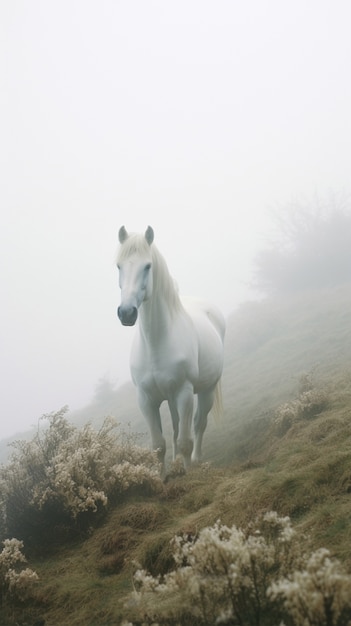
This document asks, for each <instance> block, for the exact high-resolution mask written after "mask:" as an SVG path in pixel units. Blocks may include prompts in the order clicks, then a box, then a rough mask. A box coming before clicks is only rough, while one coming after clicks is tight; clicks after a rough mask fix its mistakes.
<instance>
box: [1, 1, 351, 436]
mask: <svg viewBox="0 0 351 626" xmlns="http://www.w3.org/2000/svg"><path fill="white" fill-rule="evenodd" d="M350 23H351V3H350V2H349V0H332V1H331V0H330V1H329V0H294V1H293V2H291V1H284V0H264V1H262V0H251V1H250V0H249V1H247V2H242V0H240V1H239V0H212V1H209V0H176V1H171V0H158V1H156V0H99V1H97V0H95V1H93V0H31V1H30V2H28V1H27V0H4V1H3V2H2V3H1V4H0V50H1V54H0V64H1V99H0V120H1V121H0V124H1V140H0V158H1V188H0V207H1V228H0V243H1V245H0V281H1V293H2V298H1V313H0V341H1V344H0V367H1V372H0V373H1V378H0V380H1V421H0V439H1V438H2V437H5V436H8V435H12V434H14V433H15V432H17V431H19V430H21V429H25V428H28V427H29V426H30V425H32V424H35V423H36V422H37V419H38V417H40V415H41V414H42V413H45V412H50V411H54V410H57V409H59V408H60V407H61V406H63V405H64V404H69V406H70V408H71V409H72V410H74V409H76V408H80V407H81V406H83V405H84V404H86V403H87V402H88V401H89V400H90V399H91V397H92V395H93V393H94V387H95V384H96V383H97V381H98V379H99V378H101V377H103V376H109V377H110V379H111V380H112V381H116V380H117V379H118V380H119V381H120V382H122V381H124V380H127V379H128V377H129V372H128V359H129V345H130V341H131V336H132V334H133V332H134V330H133V329H128V328H124V327H122V326H121V325H120V322H119V321H118V320H117V317H116V308H117V305H118V304H119V289H118V276H117V270H116V268H115V266H114V256H115V251H116V248H117V233H118V229H119V227H120V226H121V225H122V224H125V225H126V227H127V229H129V230H137V231H144V230H145V228H146V227H147V225H148V224H151V225H152V226H153V228H154V231H155V242H156V244H157V245H158V247H159V249H160V251H161V252H162V253H163V254H164V256H165V258H166V260H167V262H168V265H169V268H170V270H171V273H172V274H173V276H174V278H175V279H176V280H177V282H178V284H179V288H180V291H181V292H183V293H185V294H187V295H191V296H197V297H200V298H201V297H205V298H207V299H209V300H212V301H213V302H215V303H217V305H218V306H219V307H220V308H222V309H223V311H224V312H225V314H228V313H229V312H230V311H231V310H232V309H234V308H235V306H236V305H237V304H238V303H239V302H240V301H243V300H245V299H246V298H247V297H249V291H248V288H247V284H248V282H249V280H250V277H251V272H252V263H253V259H254V256H255V252H256V251H257V250H259V249H260V248H262V246H263V247H264V246H265V242H266V239H265V238H266V236H267V234H268V233H269V231H270V222H269V215H270V210H271V209H272V208H273V209H276V208H277V207H284V205H287V204H288V203H289V202H290V201H291V200H292V198H295V197H304V198H305V197H312V196H313V195H314V194H318V195H320V196H325V195H326V194H329V193H331V192H333V193H350V191H351V189H350V163H351V158H350V147H351V124H350V111H351V81H350V76H351V38H350Z"/></svg>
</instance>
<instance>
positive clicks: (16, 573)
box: [0, 539, 39, 602]
mask: <svg viewBox="0 0 351 626" xmlns="http://www.w3.org/2000/svg"><path fill="white" fill-rule="evenodd" d="M3 546H4V547H3V550H2V552H0V599H1V602H3V599H4V598H5V597H6V596H7V595H11V596H12V597H13V598H17V599H19V600H22V601H24V600H27V599H28V598H29V597H30V596H31V595H32V592H33V588H34V586H35V585H36V583H37V582H38V580H39V578H38V575H37V574H36V572H34V571H33V570H31V569H29V568H28V567H27V568H26V569H23V568H22V565H23V563H26V558H25V556H24V555H23V554H22V552H21V550H22V548H23V542H22V541H19V540H18V539H5V541H3Z"/></svg>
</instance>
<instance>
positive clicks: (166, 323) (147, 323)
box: [139, 287, 182, 345]
mask: <svg viewBox="0 0 351 626" xmlns="http://www.w3.org/2000/svg"><path fill="white" fill-rule="evenodd" d="M174 290H175V287H174ZM175 291H176V290H175ZM172 300H173V301H172V302H171V303H170V302H169V301H168V299H167V298H166V296H165V294H164V293H162V291H154V292H153V293H152V295H151V297H150V299H149V300H146V301H144V302H143V304H142V305H141V307H140V309H139V312H140V321H139V324H140V332H141V334H142V336H143V337H144V339H145V340H146V342H148V343H151V344H153V345H154V344H159V343H160V340H161V337H162V336H165V335H167V334H168V333H169V329H170V326H171V325H172V323H173V320H174V316H175V315H177V313H179V310H182V306H181V304H180V301H179V296H178V294H177V293H176V292H175V293H174V298H173V299H172Z"/></svg>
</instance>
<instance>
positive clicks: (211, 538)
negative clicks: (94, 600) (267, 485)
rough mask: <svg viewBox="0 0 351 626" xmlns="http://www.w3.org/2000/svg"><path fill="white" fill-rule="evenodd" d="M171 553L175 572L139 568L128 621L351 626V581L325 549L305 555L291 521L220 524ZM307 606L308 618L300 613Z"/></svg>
mask: <svg viewBox="0 0 351 626" xmlns="http://www.w3.org/2000/svg"><path fill="white" fill-rule="evenodd" d="M172 548H173V558H174V563H175V567H174V569H173V570H172V571H171V572H169V573H167V574H165V575H164V576H160V575H159V576H152V575H150V574H149V573H148V572H146V571H145V570H141V569H138V570H137V571H136V573H135V576H134V584H135V591H134V592H133V594H132V596H131V598H130V600H129V603H128V606H127V610H128V612H129V615H128V619H129V620H130V622H128V623H129V624H135V625H136V624H138V625H145V626H146V625H151V624H153V625H154V626H161V625H162V626H163V625H165V624H167V625H168V626H178V625H180V624H181V625H182V626H194V625H195V624H196V625H197V626H210V625H211V626H213V625H215V624H230V625H232V626H234V625H235V624H241V625H242V626H276V625H277V624H278V623H280V624H281V625H283V624H294V626H341V625H342V626H346V624H348V621H347V620H350V612H349V607H350V602H351V600H350V597H351V596H350V590H351V577H350V576H347V574H346V573H344V572H343V570H342V567H341V565H340V564H339V562H338V561H336V560H333V559H331V558H330V556H329V553H327V551H323V550H322V551H317V552H316V553H313V554H312V555H309V556H306V555H304V554H303V552H302V544H301V535H299V536H298V535H297V533H296V531H295V530H294V529H293V528H292V526H291V522H290V519H289V518H288V517H279V516H278V515H277V513H275V512H269V513H266V514H264V515H262V516H261V517H260V518H259V519H258V520H257V521H256V523H255V524H249V525H248V526H247V528H246V529H244V530H242V529H239V528H237V527H236V526H232V527H231V528H229V527H228V526H224V525H222V524H221V523H220V522H217V523H216V524H215V525H214V526H212V527H208V528H204V529H203V530H202V531H201V532H200V533H199V534H198V536H193V537H189V536H177V537H175V538H174V539H173V541H172ZM316 593H317V595H318V594H319V595H318V601H317V600H316V601H315V598H316V597H317V596H316ZM306 602H307V604H308V610H309V613H308V612H305V613H302V611H301V610H300V604H301V606H304V604H305V603H306ZM314 604H315V605H316V607H317V608H316V610H315V611H314V608H313V607H314ZM317 605H318V606H317ZM320 607H321V608H320ZM323 607H324V613H323ZM299 611H300V612H299ZM282 620H284V622H283V621H282ZM342 620H343V621H342ZM350 624H351V621H350Z"/></svg>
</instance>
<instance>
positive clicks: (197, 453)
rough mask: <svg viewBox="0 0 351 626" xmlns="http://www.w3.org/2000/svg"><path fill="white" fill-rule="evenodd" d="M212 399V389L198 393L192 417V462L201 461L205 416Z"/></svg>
mask: <svg viewBox="0 0 351 626" xmlns="http://www.w3.org/2000/svg"><path fill="white" fill-rule="evenodd" d="M213 401H214V389H211V390H210V391H202V392H200V393H199V394H198V397H197V410H196V413H195V417H194V434H195V445H194V451H193V454H192V457H191V458H192V461H193V462H194V463H198V462H200V461H201V447H202V439H203V436H204V432H205V430H206V426H207V416H208V414H209V412H210V410H211V409H212V406H213Z"/></svg>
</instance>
